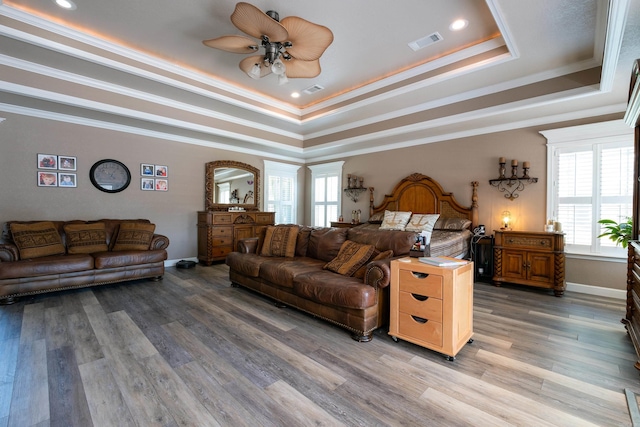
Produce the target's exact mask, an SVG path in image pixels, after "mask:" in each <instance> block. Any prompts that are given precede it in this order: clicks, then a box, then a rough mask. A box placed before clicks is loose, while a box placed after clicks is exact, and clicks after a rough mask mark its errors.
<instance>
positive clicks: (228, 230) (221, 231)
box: [211, 227, 233, 237]
mask: <svg viewBox="0 0 640 427" xmlns="http://www.w3.org/2000/svg"><path fill="white" fill-rule="evenodd" d="M232 230H233V227H213V228H212V229H211V235H212V236H213V237H221V236H229V237H231V236H232V235H233V232H232Z"/></svg>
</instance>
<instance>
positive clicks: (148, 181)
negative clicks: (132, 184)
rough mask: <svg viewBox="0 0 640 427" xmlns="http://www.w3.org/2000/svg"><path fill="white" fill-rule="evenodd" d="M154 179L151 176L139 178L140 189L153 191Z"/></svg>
mask: <svg viewBox="0 0 640 427" xmlns="http://www.w3.org/2000/svg"><path fill="white" fill-rule="evenodd" d="M154 185H155V183H154V180H153V178H141V179H140V189H141V190H145V191H153V190H154V188H153V187H154Z"/></svg>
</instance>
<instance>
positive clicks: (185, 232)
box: [0, 114, 626, 290]
mask: <svg viewBox="0 0 640 427" xmlns="http://www.w3.org/2000/svg"><path fill="white" fill-rule="evenodd" d="M4 116H5V117H6V118H7V120H5V121H4V122H2V123H0V177H1V178H2V183H3V184H2V185H1V186H0V222H2V223H4V222H5V221H8V220H14V219H23V220H36V219H57V220H68V219H99V218H109V217H110V218H148V219H150V220H151V221H152V222H154V223H155V224H156V225H157V230H158V232H159V233H162V234H166V235H167V236H169V238H170V239H171V245H170V246H169V251H168V252H169V259H171V260H178V259H182V258H189V257H195V256H196V254H197V246H196V212H197V211H198V210H202V209H203V208H204V164H205V163H206V162H208V161H212V160H235V161H240V162H245V163H248V164H251V165H252V166H254V167H256V168H258V169H259V170H260V171H264V164H263V159H262V158H259V157H257V156H254V155H247V154H242V153H234V152H229V151H224V150H218V149H213V148H207V147H202V146H197V145H188V144H181V143H176V142H173V141H166V140H161V139H154V138H150V137H145V136H138V135H132V134H127V133H122V132H116V131H110V130H104V129H98V128H92V127H87V126H80V125H74V124H68V123H61V122H56V121H52V120H45V119H38V118H31V117H26V116H20V115H12V114H5V115H4ZM614 118H620V117H619V116H616V117H605V118H601V120H611V119H614ZM580 123H583V122H580ZM580 123H577V122H576V123H564V124H558V125H553V126H544V127H540V128H529V129H520V130H515V131H507V132H499V133H493V134H488V135H480V136H474V137H470V138H464V139H458V140H452V141H445V142H440V143H432V144H426V145H421V146H416V147H411V148H404V149H398V150H392V151H385V152H381V153H374V154H368V155H362V156H357V157H349V158H346V159H345V165H344V169H343V171H344V178H343V184H346V174H348V173H351V174H355V175H358V176H363V177H364V184H365V185H366V186H373V187H375V192H374V199H375V202H376V203H379V202H380V201H381V200H382V197H383V196H384V194H388V193H390V192H391V191H392V190H393V187H394V185H395V184H396V183H397V182H398V181H399V180H400V179H402V178H404V177H406V176H407V175H409V174H411V173H413V172H420V173H423V174H425V175H428V176H431V177H432V178H434V179H436V180H437V181H439V182H440V183H441V184H442V185H443V187H444V190H445V191H450V192H453V193H454V195H455V196H456V198H457V200H458V202H459V203H461V204H462V205H465V206H469V205H470V204H471V185H470V182H471V181H474V180H477V181H479V183H480V186H479V188H478V196H479V201H478V204H479V207H480V223H482V224H485V226H486V227H487V230H489V231H490V230H492V229H495V228H497V227H499V221H500V214H501V213H502V211H504V210H509V211H510V212H511V214H512V218H513V220H514V225H513V228H514V229H516V230H541V229H542V225H543V223H544V221H545V219H546V218H545V216H546V213H545V212H546V206H545V204H546V140H545V139H544V137H542V136H541V135H540V134H539V133H538V131H539V130H542V129H549V128H557V127H562V126H569V125H575V124H580ZM38 153H47V154H59V155H60V154H61V155H70V156H76V157H77V158H78V171H77V172H76V173H77V174H78V188H75V189H67V188H43V187H37V185H36V155H37V154H38ZM500 156H504V157H506V158H507V159H508V160H509V161H510V160H511V159H514V158H515V159H518V161H519V162H520V164H521V163H522V161H525V160H527V161H529V162H531V171H530V175H531V176H535V177H538V179H539V181H538V183H537V184H532V185H530V186H527V187H526V189H525V190H524V192H522V193H521V195H520V197H519V198H518V199H517V200H515V201H509V200H507V199H505V198H504V197H503V195H502V194H501V193H500V192H498V190H496V189H495V188H492V187H490V186H489V183H488V180H489V179H492V178H496V177H497V176H498V164H497V159H498V157H500ZM105 158H114V159H116V160H120V161H122V162H124V163H125V164H126V165H127V166H128V167H129V169H130V171H131V173H132V183H131V185H130V187H129V188H128V189H126V190H125V191H123V192H122V193H116V194H108V193H103V192H101V191H98V190H97V189H95V188H94V187H93V186H92V185H91V183H90V181H89V169H90V168H91V165H93V163H95V162H96V161H98V160H100V159H105ZM140 163H152V164H162V165H168V166H169V191H168V192H167V193H162V192H151V191H141V190H140V189H139V188H140V173H139V170H140ZM309 176H310V172H309V170H308V168H306V167H302V168H301V169H300V172H299V178H300V183H299V190H300V191H299V195H298V200H299V206H300V209H299V212H298V218H299V220H298V222H300V223H306V224H308V223H310V208H309V206H310V205H309V198H308V197H305V194H310V180H309V179H307V177H309ZM263 181H264V180H263ZM263 184H264V182H263ZM260 192H261V201H263V194H264V190H263V189H260ZM368 200H369V198H368V194H367V193H364V194H363V195H362V196H361V198H360V200H359V201H358V202H357V203H354V202H352V201H351V200H349V199H347V198H343V208H342V213H343V215H345V218H347V219H348V218H349V217H350V212H351V210H353V209H361V210H362V219H363V220H365V219H366V218H367V217H368ZM566 271H567V274H566V278H567V281H568V282H570V283H578V284H585V285H594V286H601V287H606V288H612V289H619V290H622V289H625V287H626V276H625V274H626V265H625V264H624V263H611V262H598V261H586V260H578V259H571V258H569V259H568V260H567V266H566Z"/></svg>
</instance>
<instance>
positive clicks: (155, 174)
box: [140, 163, 169, 191]
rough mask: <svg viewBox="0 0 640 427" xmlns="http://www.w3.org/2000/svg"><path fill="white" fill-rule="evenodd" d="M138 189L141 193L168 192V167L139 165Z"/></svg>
mask: <svg viewBox="0 0 640 427" xmlns="http://www.w3.org/2000/svg"><path fill="white" fill-rule="evenodd" d="M140 175H141V178H140V189H141V190H143V191H169V179H168V178H169V167H168V166H166V165H154V164H151V163H140Z"/></svg>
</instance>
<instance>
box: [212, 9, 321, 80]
mask: <svg viewBox="0 0 640 427" xmlns="http://www.w3.org/2000/svg"><path fill="white" fill-rule="evenodd" d="M231 22H232V23H233V25H235V26H236V27H237V28H238V29H239V30H240V31H242V32H244V33H246V34H248V35H250V36H253V37H255V38H257V39H259V40H260V42H259V43H260V45H258V44H257V43H256V41H254V40H253V39H250V38H248V37H245V36H237V35H234V36H222V37H218V38H215V39H211V40H204V41H203V43H204V44H205V45H206V46H209V47H212V48H215V49H221V50H224V51H226V52H233V53H254V52H257V51H258V50H259V49H260V47H263V48H264V54H260V55H254V56H250V57H248V58H245V59H243V60H242V61H240V69H241V70H242V71H244V72H245V73H247V74H248V75H249V77H251V78H254V79H259V78H261V77H264V76H266V75H268V74H270V73H274V74H276V75H277V76H278V83H279V84H284V83H286V82H287V81H288V78H311V77H316V76H317V75H318V74H320V60H319V59H320V56H322V54H323V53H324V51H325V50H326V49H327V47H329V45H330V44H331V42H333V33H332V32H331V30H329V29H328V28H327V27H324V26H322V25H318V24H314V23H312V22H309V21H307V20H305V19H302V18H299V17H297V16H287V17H286V18H284V19H282V22H280V16H279V15H278V12H275V11H273V10H269V11H267V12H266V13H265V12H262V11H261V10H260V9H258V8H257V7H255V6H253V5H251V4H249V3H242V2H241V3H238V4H237V5H236V9H235V10H234V11H233V13H232V14H231Z"/></svg>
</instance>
